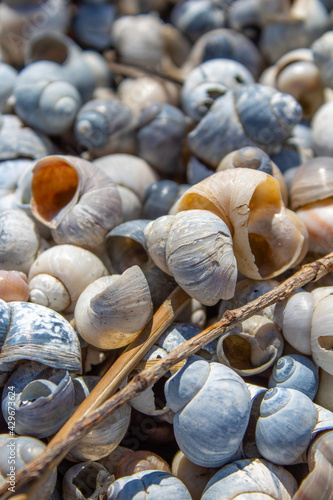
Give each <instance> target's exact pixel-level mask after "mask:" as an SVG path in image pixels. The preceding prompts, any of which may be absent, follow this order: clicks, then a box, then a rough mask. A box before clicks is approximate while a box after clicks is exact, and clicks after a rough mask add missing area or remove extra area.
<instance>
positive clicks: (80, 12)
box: [72, 3, 117, 51]
mask: <svg viewBox="0 0 333 500" xmlns="http://www.w3.org/2000/svg"><path fill="white" fill-rule="evenodd" d="M116 12H117V10H116V6H115V5H113V4H108V3H102V4H101V3H99V4H97V5H89V4H87V3H81V4H79V5H78V6H77V10H76V13H75V16H74V18H73V23H72V28H73V31H74V34H75V37H76V38H77V40H78V42H79V43H80V44H81V45H83V46H87V47H90V48H92V49H96V50H101V51H103V50H105V49H107V48H109V47H110V45H111V26H112V23H113V21H114V19H115V17H116Z"/></svg>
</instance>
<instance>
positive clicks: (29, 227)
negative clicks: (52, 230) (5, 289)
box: [0, 209, 40, 274]
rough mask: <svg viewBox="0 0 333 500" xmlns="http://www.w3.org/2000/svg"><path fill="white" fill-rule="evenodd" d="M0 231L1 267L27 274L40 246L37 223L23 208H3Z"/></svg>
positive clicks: (0, 216)
mask: <svg viewBox="0 0 333 500" xmlns="http://www.w3.org/2000/svg"><path fill="white" fill-rule="evenodd" d="M0 232H1V239H0V265H1V268H2V269H3V270H7V271H11V270H15V271H22V272H23V273H26V274H27V273H28V271H29V269H30V266H31V264H32V263H33V261H34V260H35V258H36V256H37V252H38V249H39V246H40V237H39V234H38V231H37V229H36V226H35V223H34V222H33V221H32V220H31V218H30V217H29V216H28V215H26V214H25V213H24V212H23V211H22V210H19V209H16V210H15V209H8V210H3V211H2V212H0Z"/></svg>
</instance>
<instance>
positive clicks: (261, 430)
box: [256, 387, 318, 465]
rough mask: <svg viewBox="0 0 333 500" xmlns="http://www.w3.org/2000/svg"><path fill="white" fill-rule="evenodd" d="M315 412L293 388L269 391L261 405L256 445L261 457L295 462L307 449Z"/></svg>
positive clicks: (282, 462) (301, 394) (281, 462)
mask: <svg viewBox="0 0 333 500" xmlns="http://www.w3.org/2000/svg"><path fill="white" fill-rule="evenodd" d="M317 418H318V416H317V409H316V407H315V405H314V404H313V402H312V401H311V399H310V398H308V396H306V395H305V394H303V393H302V392H300V391H297V390H295V389H285V388H282V387H280V388H276V387H275V388H273V389H269V390H268V391H267V392H266V394H265V396H264V399H263V400H262V403H261V405H260V418H259V419H258V422H257V426H256V444H257V447H258V450H259V452H260V453H261V455H262V456H263V457H264V458H266V459H267V460H270V461H271V462H273V463H275V464H280V465H288V464H292V463H295V462H297V460H299V459H300V457H301V455H302V454H303V453H304V452H305V451H306V450H307V448H308V446H309V444H310V441H311V433H312V431H313V429H314V427H315V425H316V422H317Z"/></svg>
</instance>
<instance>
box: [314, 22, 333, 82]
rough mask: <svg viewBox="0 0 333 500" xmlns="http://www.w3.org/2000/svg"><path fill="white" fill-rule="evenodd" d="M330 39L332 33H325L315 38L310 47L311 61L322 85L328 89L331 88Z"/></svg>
mask: <svg viewBox="0 0 333 500" xmlns="http://www.w3.org/2000/svg"><path fill="white" fill-rule="evenodd" d="M332 39H333V31H326V33H324V34H323V35H322V36H320V37H317V39H316V40H315V41H314V42H313V43H312V45H311V52H312V56H313V60H314V62H315V64H316V65H317V67H318V69H319V72H320V78H321V80H322V82H323V85H324V86H325V87H330V88H332V87H333V73H332V57H333V51H332Z"/></svg>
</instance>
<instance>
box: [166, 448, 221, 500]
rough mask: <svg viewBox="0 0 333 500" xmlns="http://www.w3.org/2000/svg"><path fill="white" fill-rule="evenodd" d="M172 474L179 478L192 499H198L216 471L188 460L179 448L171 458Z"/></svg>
mask: <svg viewBox="0 0 333 500" xmlns="http://www.w3.org/2000/svg"><path fill="white" fill-rule="evenodd" d="M171 467H172V474H174V475H175V476H176V477H178V479H180V480H181V481H182V482H183V483H184V484H185V486H186V488H187V489H188V490H189V492H190V493H191V497H192V500H200V499H201V495H202V492H203V490H204V488H205V486H206V484H207V482H208V481H209V480H210V479H211V477H212V476H213V475H214V474H215V473H216V472H217V471H218V469H216V468H207V467H201V466H200V465H196V464H194V463H193V462H190V460H189V459H188V458H186V456H185V455H184V453H183V452H182V451H180V450H178V451H177V453H176V455H175V456H174V457H173V460H172V464H171Z"/></svg>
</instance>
